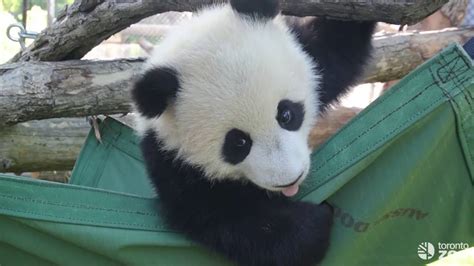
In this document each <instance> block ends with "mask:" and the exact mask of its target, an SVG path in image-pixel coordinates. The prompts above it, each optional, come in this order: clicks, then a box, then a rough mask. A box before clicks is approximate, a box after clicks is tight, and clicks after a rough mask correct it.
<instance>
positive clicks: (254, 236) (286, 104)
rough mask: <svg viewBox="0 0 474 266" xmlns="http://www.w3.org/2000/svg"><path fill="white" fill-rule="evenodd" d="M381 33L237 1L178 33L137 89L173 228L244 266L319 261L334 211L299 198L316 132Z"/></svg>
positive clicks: (203, 14) (154, 172) (268, 3)
mask: <svg viewBox="0 0 474 266" xmlns="http://www.w3.org/2000/svg"><path fill="white" fill-rule="evenodd" d="M374 26H375V23H373V22H343V21H333V20H327V19H309V20H304V21H299V20H297V19H293V20H292V21H291V22H290V21H285V19H284V18H283V17H282V16H280V15H279V4H278V1H276V0H254V1H250V0H231V1H230V4H222V5H216V6H212V7H209V8H206V9H204V10H202V11H200V12H199V13H198V14H196V15H194V17H193V18H192V19H191V20H190V21H189V22H187V23H185V24H184V25H181V26H179V27H178V28H177V29H173V31H172V32H170V33H169V34H168V35H167V36H166V37H165V38H164V40H163V41H162V42H161V43H160V44H159V45H158V46H157V48H156V49H155V51H154V53H153V54H152V56H151V57H150V58H149V60H148V61H147V63H146V66H145V69H144V73H143V75H142V76H141V77H140V78H139V79H138V80H137V82H136V83H135V85H134V88H133V90H132V98H133V100H134V105H135V108H136V111H137V113H138V118H137V128H138V131H139V133H141V136H142V143H141V147H142V150H143V155H144V158H145V161H146V165H147V168H148V172H149V176H150V179H151V181H152V182H153V185H154V186H155V187H156V189H157V192H158V194H159V203H160V204H161V208H160V209H161V210H162V211H163V213H162V215H163V216H164V217H165V219H166V221H167V222H168V224H169V225H170V226H171V227H172V228H174V229H177V230H179V231H181V232H183V234H184V235H185V236H187V237H188V238H189V239H191V240H194V241H196V242H198V243H200V244H202V245H204V246H207V247H208V248H210V249H212V250H214V251H215V252H217V253H220V254H222V255H224V256H225V257H227V258H228V259H230V260H232V261H234V262H236V263H237V264H239V265H311V264H314V263H317V262H319V261H320V260H321V259H322V258H323V256H324V254H325V251H326V249H327V247H328V240H329V233H330V229H331V223H332V210H331V208H330V207H329V205H327V204H321V205H317V204H312V203H308V202H300V201H294V200H291V198H290V197H291V196H293V195H295V194H296V193H297V192H298V188H299V186H300V184H301V183H302V182H303V181H304V180H305V178H306V176H307V175H308V172H309V169H310V152H311V151H310V149H309V148H308V135H309V132H310V129H311V128H312V127H313V125H314V124H315V121H316V120H317V117H318V115H319V114H320V113H321V112H322V111H324V110H325V107H326V106H327V105H328V104H330V103H331V102H332V101H334V100H335V99H336V98H337V97H338V95H340V94H341V93H343V92H344V91H345V90H346V89H347V88H348V87H349V86H350V85H352V84H353V83H354V82H355V81H356V79H357V78H358V76H359V75H360V74H361V72H362V68H363V66H364V64H365V63H366V61H367V59H368V57H369V53H370V50H371V35H372V33H373V31H374Z"/></svg>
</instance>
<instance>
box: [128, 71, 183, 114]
mask: <svg viewBox="0 0 474 266" xmlns="http://www.w3.org/2000/svg"><path fill="white" fill-rule="evenodd" d="M178 89H179V80H178V74H177V72H176V70H174V69H172V68H169V67H158V68H152V69H150V70H148V71H147V72H145V74H143V75H142V76H141V77H140V78H139V79H138V81H137V82H136V83H135V86H134V87H133V89H132V98H133V101H134V102H135V105H136V107H137V109H138V111H139V112H140V113H141V114H142V115H143V116H146V117H148V118H152V117H158V116H160V115H161V114H162V113H163V112H164V111H165V110H166V108H167V107H168V105H169V103H170V102H171V101H172V100H174V99H175V98H176V94H177V92H178Z"/></svg>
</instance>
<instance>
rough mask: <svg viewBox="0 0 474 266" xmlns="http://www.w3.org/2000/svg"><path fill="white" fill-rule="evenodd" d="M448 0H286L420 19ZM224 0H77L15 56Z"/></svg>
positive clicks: (399, 20)
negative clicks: (154, 15)
mask: <svg viewBox="0 0 474 266" xmlns="http://www.w3.org/2000/svg"><path fill="white" fill-rule="evenodd" d="M447 1H448V0H397V1H377V0H368V1H360V0H347V1H322V0H282V4H281V6H282V10H283V12H284V13H285V14H289V15H295V16H309V15H315V16H325V17H328V18H336V19H350V20H376V21H384V22H388V23H395V24H412V23H416V22H418V21H420V20H422V19H423V18H425V17H426V16H428V15H430V14H431V13H433V12H434V11H435V10H437V9H438V8H440V7H441V6H442V5H443V4H444V3H446V2H447ZM216 2H224V1H223V0H194V1H185V0H175V1H164V0H160V1H158V0H156V1H155V0H141V1H138V0H137V1H104V0H76V1H75V2H74V4H73V5H71V6H70V7H68V8H66V9H65V11H64V12H62V14H60V15H59V16H58V18H57V21H56V22H55V23H54V24H53V25H52V26H51V27H49V28H47V29H45V30H44V31H43V32H41V34H40V35H38V37H37V38H36V40H35V41H34V42H33V44H31V45H30V46H29V47H28V48H27V49H26V50H25V51H23V52H20V53H18V54H17V55H15V56H14V57H13V58H12V59H11V60H10V62H18V61H61V60H69V59H80V58H82V57H83V56H84V55H85V54H86V53H87V52H88V51H90V50H91V49H92V48H94V47H95V46H96V45H98V44H99V43H100V42H102V41H103V40H105V39H107V38H108V37H110V36H111V35H113V34H115V33H117V32H119V31H120V30H122V29H125V28H126V27H128V26H130V25H131V24H133V23H135V22H138V21H140V20H141V19H143V18H146V17H148V16H151V15H153V14H157V13H162V12H166V11H194V10H196V9H198V8H200V7H202V6H205V5H209V4H212V3H216Z"/></svg>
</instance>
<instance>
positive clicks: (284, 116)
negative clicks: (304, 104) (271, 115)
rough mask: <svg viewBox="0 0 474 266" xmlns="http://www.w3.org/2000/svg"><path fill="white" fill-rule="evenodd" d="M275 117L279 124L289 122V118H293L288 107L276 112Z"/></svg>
mask: <svg viewBox="0 0 474 266" xmlns="http://www.w3.org/2000/svg"><path fill="white" fill-rule="evenodd" d="M277 119H278V122H279V123H280V124H284V125H286V124H288V123H290V122H291V119H293V113H292V112H291V110H290V109H284V110H281V112H280V113H279V114H278V117H277Z"/></svg>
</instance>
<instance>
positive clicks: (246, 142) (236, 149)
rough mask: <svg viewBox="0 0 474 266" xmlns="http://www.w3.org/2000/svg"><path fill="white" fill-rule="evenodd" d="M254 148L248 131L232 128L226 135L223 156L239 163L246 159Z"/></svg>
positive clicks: (227, 160) (231, 161)
mask: <svg viewBox="0 0 474 266" xmlns="http://www.w3.org/2000/svg"><path fill="white" fill-rule="evenodd" d="M251 148H252V139H251V138H250V135H249V134H248V133H245V132H243V131H242V130H239V129H236V128H234V129H231V130H229V132H227V134H226V135H225V139H224V146H223V147H222V156H223V157H224V161H226V162H228V163H230V164H238V163H240V162H242V161H243V160H245V158H246V157H247V155H248V154H249V153H250V149H251Z"/></svg>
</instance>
